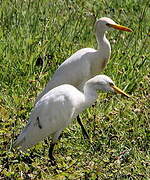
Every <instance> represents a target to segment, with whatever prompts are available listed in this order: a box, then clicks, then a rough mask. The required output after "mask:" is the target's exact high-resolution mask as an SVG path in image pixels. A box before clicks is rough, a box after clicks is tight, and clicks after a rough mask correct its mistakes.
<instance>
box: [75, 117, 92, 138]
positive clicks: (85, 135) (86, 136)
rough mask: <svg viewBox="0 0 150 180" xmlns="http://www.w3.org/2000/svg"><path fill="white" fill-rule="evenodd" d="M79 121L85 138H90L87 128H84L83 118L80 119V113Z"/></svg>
mask: <svg viewBox="0 0 150 180" xmlns="http://www.w3.org/2000/svg"><path fill="white" fill-rule="evenodd" d="M77 121H78V123H79V125H80V126H81V129H82V134H83V136H84V139H88V140H90V138H89V135H88V133H87V132H86V130H85V128H84V126H83V124H82V122H81V119H80V116H79V115H78V116H77Z"/></svg>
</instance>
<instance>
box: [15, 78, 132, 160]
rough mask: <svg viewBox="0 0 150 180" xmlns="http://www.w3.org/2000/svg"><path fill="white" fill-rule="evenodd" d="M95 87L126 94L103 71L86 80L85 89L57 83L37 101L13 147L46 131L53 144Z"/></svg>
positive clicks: (27, 143)
mask: <svg viewBox="0 0 150 180" xmlns="http://www.w3.org/2000/svg"><path fill="white" fill-rule="evenodd" d="M97 90H103V91H115V92H117V93H120V94H123V95H125V96H127V97H128V95H127V94H126V93H124V92H123V91H122V90H120V89H119V88H117V87H116V86H115V85H114V83H113V81H112V80H111V79H110V78H109V77H108V76H105V75H97V76H95V77H94V78H92V79H90V80H88V81H87V82H86V83H85V86H84V93H82V92H80V91H79V90H78V89H77V88H75V87H74V86H72V85H69V84H64V85H60V86H58V87H56V88H54V89H52V90H50V91H49V92H48V93H47V94H45V95H44V96H43V97H42V98H41V99H40V100H39V101H38V102H37V103H36V105H35V107H34V108H33V110H32V112H31V115H30V119H29V122H28V124H27V126H26V127H25V128H24V130H23V131H22V133H21V134H20V135H19V136H18V138H17V140H16V141H15V143H14V147H16V146H21V149H22V150H26V149H27V148H30V147H32V146H33V145H35V144H37V143H38V142H39V141H41V140H43V139H44V138H45V137H47V136H49V135H52V143H53V144H55V143H56V141H57V139H58V137H59V135H60V134H61V132H62V130H63V129H64V128H65V127H67V126H68V125H69V124H70V123H71V121H72V119H73V118H75V117H76V116H77V115H78V114H79V113H80V112H82V111H83V110H84V109H85V108H87V107H89V106H90V105H92V104H93V103H94V102H95V101H96V98H97V92H96V91H97ZM52 149H53V148H52ZM51 153H52V152H51ZM51 157H52V154H51Z"/></svg>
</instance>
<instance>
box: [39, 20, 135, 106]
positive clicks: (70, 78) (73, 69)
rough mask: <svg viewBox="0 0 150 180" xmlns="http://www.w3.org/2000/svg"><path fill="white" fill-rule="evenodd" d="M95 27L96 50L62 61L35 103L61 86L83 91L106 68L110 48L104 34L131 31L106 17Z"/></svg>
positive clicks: (81, 51) (86, 50) (88, 49)
mask: <svg viewBox="0 0 150 180" xmlns="http://www.w3.org/2000/svg"><path fill="white" fill-rule="evenodd" d="M95 26H96V39H97V42H98V49H97V50H96V49H93V48H83V49H80V50H78V51H77V52H76V53H74V54H73V55H72V56H71V57H69V58H68V59H67V60H66V61H64V62H63V63H62V64H61V65H60V67H59V68H58V69H57V70H56V72H55V73H54V75H53V77H52V79H51V80H49V82H48V84H47V85H46V87H45V89H44V90H43V92H42V93H41V94H40V95H39V96H38V97H37V99H36V102H37V101H38V100H39V99H40V98H41V97H42V96H43V95H44V94H46V93H47V92H48V91H49V90H51V89H53V88H54V87H56V86H59V85H61V84H71V85H73V86H75V87H76V88H78V89H79V90H81V91H83V86H84V84H85V82H86V81H87V80H88V79H90V78H92V77H94V76H95V75H97V74H99V73H100V72H101V71H102V70H103V69H104V68H105V67H106V64H107V62H108V59H109V57H110V55H111V46H110V43H109V41H108V40H107V38H106V36H105V32H106V31H107V30H109V29H112V28H115V29H119V30H123V31H129V32H131V31H132V30H131V29H129V28H127V27H125V26H121V25H118V24H116V23H115V22H114V21H113V20H112V19H110V18H107V17H103V18H100V19H99V20H98V21H97V22H96V24H95Z"/></svg>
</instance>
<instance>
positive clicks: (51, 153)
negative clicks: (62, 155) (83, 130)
mask: <svg viewBox="0 0 150 180" xmlns="http://www.w3.org/2000/svg"><path fill="white" fill-rule="evenodd" d="M61 132H62V130H60V131H57V132H55V133H54V134H53V135H52V142H51V144H50V147H49V152H48V153H49V154H48V156H49V158H50V161H51V164H52V166H55V165H56V161H55V158H54V156H53V150H54V146H55V144H56V143H57V140H58V139H59V137H60V134H61Z"/></svg>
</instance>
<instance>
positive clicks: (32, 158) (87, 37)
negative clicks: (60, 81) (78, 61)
mask: <svg viewBox="0 0 150 180" xmlns="http://www.w3.org/2000/svg"><path fill="white" fill-rule="evenodd" d="M103 16H107V17H110V18H112V19H113V20H115V21H116V22H117V23H119V24H122V25H126V26H128V27H130V28H132V29H133V30H134V32H133V33H126V32H120V31H112V32H109V33H108V34H107V37H108V38H109V40H110V42H111V45H112V56H111V59H110V61H109V64H108V66H107V68H106V70H105V71H104V72H103V73H105V74H107V75H108V76H110V77H111V78H112V79H113V80H114V81H115V82H116V84H117V85H118V86H119V87H120V88H122V89H124V90H125V91H126V92H127V93H129V94H131V95H132V97H133V99H127V98H122V97H120V96H116V95H112V94H105V93H102V94H100V98H99V99H98V100H97V103H96V105H95V107H94V108H89V111H88V112H87V111H86V112H84V113H83V114H82V118H83V122H84V124H85V126H86V128H87V130H88V132H89V134H90V138H91V141H92V143H93V145H94V146H95V148H96V150H93V149H92V148H91V146H90V145H89V144H88V142H86V141H84V139H83V137H82V134H81V129H80V127H79V125H78V124H77V122H76V121H75V120H74V123H72V124H71V125H70V126H69V128H66V129H65V130H64V132H63V137H62V139H61V140H60V142H59V143H58V145H57V146H56V148H55V152H54V153H55V157H56V159H57V167H55V166H54V167H52V166H51V165H50V164H49V163H48V157H47V151H48V146H49V145H48V139H46V140H45V141H43V142H41V143H39V144H38V145H36V146H35V147H33V148H32V149H31V150H30V151H29V153H26V154H23V153H21V152H20V151H19V150H13V149H12V143H13V141H14V139H15V138H16V136H17V135H18V134H19V132H20V130H21V129H22V128H23V127H24V126H25V124H26V122H27V121H28V118H29V113H30V111H31V109H32V107H33V105H34V100H35V97H36V96H37V94H38V93H39V92H40V91H41V90H42V88H43V87H44V85H45V84H46V82H47V81H48V79H49V77H50V76H52V74H53V73H54V71H55V70H56V69H57V67H58V65H59V64H61V63H62V62H63V61H64V60H65V59H66V58H67V57H69V56H70V55H71V54H72V53H74V52H75V51H77V50H78V49H80V48H84V47H95V48H96V47H97V44H96V39H95V34H94V28H93V27H94V22H95V20H96V19H97V18H99V17H103ZM149 19H150V3H149V1H148V0H143V1H140V3H139V1H138V0H124V1H122V0H121V1H117V0H114V1H107V0H101V1H100V0H94V1H93V2H91V1H90V0H87V1H83V0H80V1H78V0H73V1H71V0H65V1H61V0H56V1H53V0H43V1H42V0H39V1H32V0H26V1H23V0H22V1H19V0H13V1H9V0H5V1H1V6H0V79H1V82H0V135H1V136H0V179H11V180H12V179H92V180H95V179H102V180H103V179H116V180H126V179H130V180H132V179H136V180H137V179H144V180H148V179H150V154H149V153H150V152H149V150H150V147H149V142H150V122H149V119H150V73H149V72H150V48H149V42H150V37H149V36H147V33H148V32H149V31H150V24H149ZM40 57H41V58H42V59H44V63H43V65H42V66H37V65H36V62H37V59H38V60H40Z"/></svg>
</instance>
